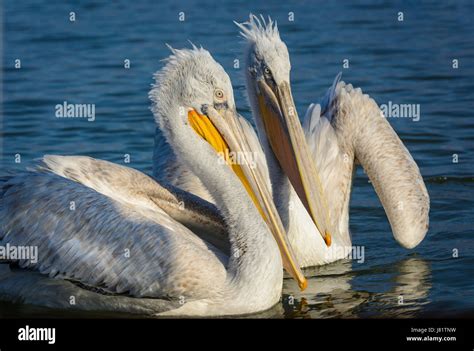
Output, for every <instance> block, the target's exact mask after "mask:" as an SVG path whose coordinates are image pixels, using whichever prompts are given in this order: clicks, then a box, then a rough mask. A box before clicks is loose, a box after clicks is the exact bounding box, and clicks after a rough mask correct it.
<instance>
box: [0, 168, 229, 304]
mask: <svg viewBox="0 0 474 351" xmlns="http://www.w3.org/2000/svg"><path fill="white" fill-rule="evenodd" d="M3 188H4V189H6V190H4V191H3V195H2V197H1V199H0V223H1V227H0V244H1V245H4V246H5V245H6V244H7V243H8V244H10V245H13V246H31V245H33V246H37V248H38V261H37V262H33V261H32V260H26V259H23V260H20V261H19V265H20V266H21V267H22V268H30V269H35V270H38V271H40V272H41V273H43V274H48V275H49V276H51V277H58V278H63V279H64V278H67V279H73V280H78V281H80V282H82V283H84V284H87V285H91V286H96V287H103V288H105V289H107V290H108V291H111V292H114V293H126V294H129V295H132V296H137V297H169V298H177V297H179V296H186V297H188V298H202V297H207V296H209V294H212V293H213V292H214V291H216V288H217V289H218V288H219V287H220V286H222V284H223V283H224V281H225V278H226V270H225V266H224V264H225V255H223V254H222V253H221V252H220V251H219V250H218V249H216V248H215V247H213V246H212V245H211V244H209V243H206V242H205V241H203V240H202V239H200V238H199V237H197V236H196V235H194V234H193V233H192V232H191V231H190V230H189V229H187V228H186V227H185V226H183V225H182V224H180V223H178V222H176V221H174V220H173V219H172V218H171V217H169V216H168V215H167V214H166V213H164V212H163V211H160V210H156V209H152V208H150V207H148V206H147V205H146V204H145V205H143V206H140V204H138V205H137V204H135V205H133V204H131V203H130V202H121V201H120V200H117V199H113V198H110V197H108V196H106V195H103V194H100V193H98V192H97V191H95V190H94V189H92V188H89V187H87V186H85V185H82V184H80V183H77V182H75V181H72V180H70V179H66V178H64V177H61V176H58V175H56V174H51V173H36V172H28V173H25V174H22V175H18V176H16V177H13V178H11V179H9V180H8V181H7V182H6V183H4V184H3V186H2V189H3Z"/></svg>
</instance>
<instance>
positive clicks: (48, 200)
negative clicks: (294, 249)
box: [0, 47, 306, 316]
mask: <svg viewBox="0 0 474 351" xmlns="http://www.w3.org/2000/svg"><path fill="white" fill-rule="evenodd" d="M155 78H156V84H155V85H154V86H153V88H152V90H151V91H150V94H149V96H150V98H151V100H152V110H153V113H154V115H155V119H156V122H157V124H158V125H159V128H161V130H162V131H163V132H164V135H165V137H166V139H167V141H168V143H169V144H170V145H171V147H172V148H173V151H174V153H175V154H176V155H177V156H178V158H179V159H180V161H181V162H183V163H184V164H186V165H187V166H188V167H189V168H190V169H191V170H192V171H193V172H194V174H196V175H197V176H198V177H199V179H200V180H201V181H202V183H203V184H204V185H205V186H206V187H207V188H208V189H210V192H211V193H212V195H213V197H214V199H215V202H216V204H217V206H218V208H219V210H220V211H221V213H222V216H223V218H224V222H225V229H226V231H227V235H228V237H229V240H230V249H231V250H230V254H225V253H224V252H222V251H221V250H219V249H217V248H216V247H215V246H214V245H212V244H211V243H209V242H206V241H205V240H203V239H202V238H201V237H200V236H198V235H196V234H195V233H193V232H192V231H191V230H189V229H188V228H187V227H185V226H184V225H183V224H181V223H180V222H179V221H177V220H175V219H174V218H173V217H172V216H170V215H169V214H168V213H167V212H166V209H169V208H170V207H173V206H174V205H175V202H176V201H175V200H176V199H175V198H173V196H174V195H173V194H171V193H170V192H169V191H167V190H166V189H164V188H163V187H161V186H160V185H159V184H158V183H157V182H155V181H154V180H153V179H151V178H149V177H148V176H146V175H144V174H142V173H140V172H138V171H136V170H133V169H130V168H126V167H123V166H119V165H114V164H112V163H109V162H106V161H100V160H94V159H91V158H88V157H61V156H46V157H44V158H43V162H42V164H41V165H40V166H39V167H38V168H36V169H34V170H30V172H28V173H25V174H23V175H18V176H14V177H12V178H10V179H9V180H7V181H6V182H5V183H3V184H2V187H1V191H0V195H1V196H0V223H1V227H0V245H3V246H6V245H7V244H8V245H9V246H16V247H18V246H30V245H31V246H37V247H38V251H39V258H38V260H37V262H33V260H28V259H20V260H19V261H18V263H19V265H20V267H21V268H28V269H30V270H36V271H39V272H41V273H42V274H45V275H48V276H49V277H51V278H52V277H55V278H61V279H62V281H63V282H64V281H65V280H73V281H76V282H78V283H80V284H81V285H82V286H85V287H89V288H94V289H95V290H100V291H102V292H107V293H109V294H110V293H112V294H126V295H128V296H134V297H139V298H140V297H147V298H154V299H160V303H159V304H156V305H155V307H156V306H159V308H160V309H161V310H167V311H165V312H164V314H165V315H187V316H193V315H194V316H209V315H237V314H238V315H240V314H247V313H253V312H258V311H263V310H266V309H268V308H270V307H271V306H273V305H275V304H276V303H277V302H278V301H279V299H280V295H281V289H282V279H283V273H282V264H283V266H284V267H285V268H286V269H287V270H288V271H289V272H290V274H291V275H292V276H294V277H295V279H296V280H297V281H298V283H299V285H300V287H301V288H304V287H305V284H306V280H305V278H304V277H303V275H302V273H301V271H300V270H299V267H298V266H297V264H296V263H295V262H294V260H293V257H292V254H291V251H290V249H289V247H288V245H287V244H286V239H285V235H284V229H283V227H282V224H281V222H279V217H278V214H277V212H276V209H275V208H274V205H273V203H272V201H271V194H270V192H269V191H268V190H267V189H266V183H265V181H264V179H263V177H262V175H260V174H259V172H258V170H255V169H252V167H251V166H250V164H249V163H248V162H243V163H242V164H240V165H235V164H230V163H229V162H225V161H229V160H228V159H225V161H224V162H223V156H222V155H219V154H218V153H220V152H225V151H235V152H243V153H245V152H246V148H247V146H246V145H247V142H246V141H245V139H244V138H243V134H242V132H241V130H240V129H239V128H240V127H239V124H238V121H237V120H236V110H235V104H234V98H233V92H232V86H231V83H230V80H229V77H228V76H227V74H226V73H225V71H224V70H223V68H222V67H221V66H220V65H219V64H218V63H217V62H215V61H214V59H213V58H212V57H211V55H210V54H209V52H207V51H206V50H204V49H202V48H201V49H198V48H196V47H194V48H193V49H189V50H188V49H184V50H174V49H172V55H171V56H170V57H169V59H168V60H167V63H166V65H165V66H164V68H163V69H162V70H161V71H159V72H158V73H157V74H156V75H155ZM229 166H230V167H229ZM236 175H237V176H236ZM239 178H240V179H239ZM242 184H244V185H245V187H244V186H242ZM180 194H181V195H180V196H183V193H180ZM167 199H171V200H170V202H171V204H169V205H166V202H167V201H168V200H167ZM201 202H202V201H201ZM188 204H191V205H190V206H191V208H186V206H185V210H184V212H183V213H181V214H177V212H179V211H175V212H173V211H171V212H172V213H174V215H176V216H178V217H179V216H185V215H186V213H187V214H191V215H193V216H194V219H196V220H203V221H205V219H203V218H206V217H207V213H205V211H207V210H208V209H209V206H207V205H206V204H202V203H201V204H200V200H199V199H197V198H195V197H193V198H192V199H191V201H189V202H188ZM162 205H165V206H164V208H165V210H163V209H162V208H163V206H162ZM193 206H195V207H193ZM200 208H204V210H203V211H204V213H203V214H201V213H199V211H201V210H200ZM216 222H218V221H216ZM204 224H205V223H204ZM267 225H268V226H267ZM269 227H270V229H269ZM272 234H273V237H272ZM280 252H281V254H280ZM29 281H31V280H29ZM33 281H35V280H34V279H33ZM52 281H57V279H56V280H52ZM5 284H6V285H4V286H7V287H8V289H12V290H15V289H16V290H15V291H12V290H7V291H5V289H3V291H2V288H1V286H2V284H0V293H1V294H2V295H5V294H6V295H8V294H9V295H10V296H12V295H15V294H18V296H16V297H17V298H19V299H23V300H26V301H35V297H34V294H37V292H36V291H34V292H32V289H34V288H35V285H32V286H31V285H30V286H29V289H27V288H25V285H24V284H20V285H15V284H14V283H12V282H11V281H8V280H7V281H6V283H5ZM68 284H72V283H69V282H68ZM50 286H53V287H56V286H57V284H55V283H52V284H51V285H50ZM70 291H71V289H69V288H64V285H62V288H58V289H57V291H56V292H58V293H57V294H56V295H54V298H48V300H47V301H48V305H49V306H52V307H65V306H67V305H68V303H69V301H70V296H69V295H68V292H70ZM32 294H33V295H32ZM43 294H44V292H43ZM81 296H82V295H81ZM113 297H114V298H115V297H116V296H113ZM37 298H38V299H40V296H37ZM162 299H166V300H168V301H166V300H162ZM79 300H81V299H80V298H79ZM138 300H141V299H138ZM111 301H112V302H111ZM177 301H179V303H177ZM124 303H126V304H131V305H133V304H134V302H133V299H127V300H126V302H123V300H120V302H117V299H116V298H115V299H113V300H110V299H107V298H106V297H103V298H98V302H97V303H96V304H94V303H91V301H83V302H81V301H77V305H75V307H76V308H81V307H83V308H88V309H102V308H121V309H123V306H121V304H124ZM180 303H182V305H180ZM147 306H149V305H147ZM176 307H178V308H176ZM158 312H160V311H158Z"/></svg>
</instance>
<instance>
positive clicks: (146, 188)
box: [34, 155, 230, 254]
mask: <svg viewBox="0 0 474 351" xmlns="http://www.w3.org/2000/svg"><path fill="white" fill-rule="evenodd" d="M34 170H36V171H40V172H52V173H55V174H57V175H59V176H62V177H64V178H67V179H71V180H74V181H76V182H79V183H81V184H83V185H85V186H88V187H90V188H92V189H94V190H96V191H97V192H99V193H101V194H104V195H106V196H108V197H111V198H113V199H115V200H118V201H120V202H123V203H127V204H130V205H132V206H140V207H146V208H149V209H151V210H154V211H158V212H162V213H163V211H164V212H165V213H166V214H168V215H169V216H171V217H172V218H173V219H174V220H176V221H178V222H180V223H181V224H183V225H185V226H186V227H188V228H189V229H190V230H191V231H192V232H193V233H195V234H196V235H198V236H199V237H201V238H202V239H204V240H206V241H209V242H210V243H211V244H213V245H214V246H216V247H218V248H219V249H220V250H221V251H223V252H224V253H226V254H228V253H229V252H230V242H229V239H228V235H227V227H226V225H225V222H224V219H223V218H222V215H221V213H220V212H219V210H218V209H217V207H216V206H215V205H214V204H211V203H209V202H207V201H205V200H203V199H202V198H200V197H198V196H196V195H193V194H191V193H189V192H186V191H184V190H181V189H179V188H176V187H174V186H172V185H170V184H166V185H161V184H159V183H158V182H157V181H156V180H155V179H153V178H151V177H149V176H147V175H146V174H144V173H142V172H139V171H137V170H135V169H133V168H130V167H125V166H120V165H117V164H114V163H111V162H108V161H103V160H98V159H94V158H90V157H86V156H56V155H46V156H44V157H43V159H41V160H40V163H39V165H38V166H37V167H36V168H35V169H34Z"/></svg>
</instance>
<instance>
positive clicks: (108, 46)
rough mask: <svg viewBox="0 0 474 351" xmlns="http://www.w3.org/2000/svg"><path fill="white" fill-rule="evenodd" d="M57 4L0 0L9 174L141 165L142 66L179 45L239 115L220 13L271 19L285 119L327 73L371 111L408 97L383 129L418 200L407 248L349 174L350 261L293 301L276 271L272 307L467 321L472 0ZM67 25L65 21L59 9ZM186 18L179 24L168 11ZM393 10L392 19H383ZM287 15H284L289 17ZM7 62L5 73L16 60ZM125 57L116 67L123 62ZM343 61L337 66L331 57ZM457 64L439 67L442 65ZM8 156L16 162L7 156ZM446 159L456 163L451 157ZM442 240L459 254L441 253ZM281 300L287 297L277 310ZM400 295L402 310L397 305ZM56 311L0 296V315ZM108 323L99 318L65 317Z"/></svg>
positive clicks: (472, 244) (308, 313)
mask: <svg viewBox="0 0 474 351" xmlns="http://www.w3.org/2000/svg"><path fill="white" fill-rule="evenodd" d="M80 3H81V4H72V3H66V2H63V1H34V2H30V1H22V2H19V1H5V2H3V67H2V76H3V113H2V119H3V121H1V123H2V124H1V132H2V140H1V142H2V144H1V145H2V146H1V147H2V148H3V150H1V149H0V150H1V151H2V152H1V159H0V170H1V171H2V172H3V171H4V170H7V169H8V170H16V169H18V170H19V169H24V168H25V167H26V166H28V165H29V164H31V162H32V161H33V159H35V158H37V157H40V156H42V155H43V154H46V153H50V154H63V155H76V154H80V155H89V156H92V157H97V158H101V159H106V160H109V161H113V162H117V163H123V161H124V154H130V156H131V163H130V164H129V166H131V167H135V168H137V169H140V170H142V171H145V172H148V173H151V169H152V162H151V160H152V148H153V133H154V128H155V127H154V123H153V119H152V115H151V113H150V111H149V102H148V99H147V93H148V90H149V85H150V83H151V82H152V78H151V77H152V73H153V72H155V71H156V70H158V69H159V68H160V67H161V63H160V60H161V59H163V58H164V57H166V56H167V55H168V54H169V51H168V49H167V48H166V47H165V43H169V44H171V45H172V46H174V47H177V48H180V47H183V46H188V43H187V40H188V39H189V40H191V41H192V42H194V43H196V44H201V45H203V46H204V47H205V48H207V49H208V50H209V51H210V52H211V53H212V54H213V56H214V57H215V58H216V60H217V61H219V62H220V63H221V64H222V65H223V66H224V68H225V69H226V70H227V72H228V73H229V75H230V77H231V79H232V81H233V84H234V89H235V97H236V102H237V106H238V108H239V110H240V112H241V113H242V114H243V115H245V116H246V117H248V118H250V112H249V106H248V104H247V102H246V100H245V98H244V93H245V91H244V85H243V73H242V69H234V67H233V64H234V60H235V59H240V60H241V61H242V62H243V60H242V43H241V40H240V39H239V38H238V36H237V32H238V31H237V28H236V27H235V25H234V24H233V23H232V21H233V20H237V21H244V20H246V19H247V18H248V14H249V12H253V13H256V14H259V13H262V14H266V15H271V16H272V17H273V18H274V19H276V20H277V21H278V25H279V28H280V33H281V36H282V39H283V40H284V41H285V42H286V43H287V45H288V48H289V51H290V56H291V60H292V67H293V70H292V88H293V95H294V98H295V102H296V104H297V108H298V110H299V113H300V115H303V114H304V111H305V110H306V106H307V105H308V104H309V103H310V102H314V101H318V99H319V98H320V97H321V96H322V94H323V93H324V92H325V90H326V89H327V88H328V87H329V86H330V84H331V82H332V80H333V78H334V77H335V75H336V74H337V73H338V72H339V71H343V80H345V81H346V82H350V83H352V84H353V85H355V86H360V87H362V89H363V90H364V91H365V92H366V93H368V94H370V95H371V96H372V97H374V98H375V99H376V101H377V102H378V103H379V104H384V103H388V102H389V101H392V102H393V103H400V104H420V109H421V118H420V120H419V121H418V122H415V121H413V120H412V119H409V118H392V119H390V122H391V124H392V126H393V127H394V128H395V130H396V131H397V132H398V134H399V135H400V137H401V139H402V140H403V142H404V143H405V145H406V146H407V147H408V149H409V150H410V152H411V153H412V155H413V157H414V158H415V160H416V161H417V163H418V165H419V166H420V169H421V173H422V174H423V177H424V179H425V182H426V185H427V187H428V191H429V193H430V197H431V215H430V220H431V222H430V230H429V233H428V235H427V237H426V239H425V240H424V241H423V242H422V243H421V244H420V245H419V246H418V247H417V248H415V249H414V250H411V251H408V250H405V249H402V248H401V247H399V246H398V244H397V243H396V242H395V241H394V239H393V237H392V234H391V230H390V227H389V224H388V221H387V219H386V217H385V214H384V211H383V208H382V207H381V205H380V202H379V200H378V199H377V197H376V194H375V192H374V190H373V188H372V187H371V185H370V184H369V183H368V180H367V177H366V176H365V175H364V174H363V172H362V171H361V170H359V171H358V173H357V177H356V180H355V184H354V190H353V196H352V201H351V218H350V227H351V232H352V234H353V242H354V245H362V246H364V247H365V262H364V263H357V262H355V261H349V260H347V261H342V262H338V263H335V264H331V265H328V266H325V267H320V268H315V269H311V270H308V271H307V272H306V273H307V275H308V276H313V278H311V280H310V288H309V289H308V291H305V292H304V293H303V294H301V293H299V292H298V291H297V288H296V286H295V284H294V283H293V282H292V281H290V280H285V287H284V291H283V294H284V299H283V304H281V305H279V306H276V307H275V309H274V310H273V311H272V312H271V313H270V315H272V316H285V317H357V316H358V317H411V316H418V317H423V316H427V317H435V316H471V317H472V316H474V281H473V277H474V268H473V267H474V252H473V249H474V240H473V238H472V236H473V227H474V220H473V218H474V210H473V186H474V172H473V170H474V166H473V165H474V156H473V152H472V151H473V149H472V146H473V143H472V142H473V140H474V118H473V112H472V111H473V109H474V102H473V98H474V96H473V91H474V80H473V78H474V68H473V64H474V43H473V32H474V25H473V21H472V18H474V16H473V15H474V11H473V7H474V5H473V3H472V2H471V1H459V2H451V1H445V2H439V3H435V2H430V3H418V2H415V1H406V2H405V1H404V2H388V1H362V2H359V4H351V3H349V2H337V3H336V2H332V1H321V2H310V1H298V2H295V3H285V2H280V1H275V2H268V1H265V2H264V3H263V2H262V3H259V2H258V1H242V0H238V1H229V2H219V3H214V2H211V1H197V2H183V1H160V2H157V1H132V2H130V1H125V0H120V1H114V2H110V3H106V2H103V3H102V4H94V3H93V2H89V1H83V2H80ZM71 11H74V12H75V13H76V21H75V22H70V21H69V13H70V12H71ZM181 11H183V12H184V13H185V15H186V20H185V21H184V22H179V21H178V13H179V12H181ZM400 11H402V12H403V13H404V21H403V22H399V21H398V20H397V16H398V13H399V12H400ZM288 12H294V16H295V17H294V22H290V21H288ZM17 58H19V59H21V65H22V68H21V69H15V68H14V64H15V62H14V61H15V59H17ZM125 59H130V60H131V68H130V69H124V68H123V61H124V60H125ZM344 59H349V63H350V68H348V69H343V68H342V61H343V60H344ZM453 59H458V60H459V68H458V69H453V68H452V60H453ZM65 100H66V101H68V102H69V103H93V104H96V119H95V121H94V122H88V121H87V120H85V119H58V118H55V114H54V113H55V105H56V104H61V103H63V101H65ZM15 154H20V155H21V163H15ZM453 154H457V155H458V158H459V159H458V163H453ZM454 249H457V250H458V252H459V257H457V258H454V257H453V250H454ZM291 295H293V296H294V297H295V299H294V304H292V303H291V302H293V301H292V298H291V297H290V296H291ZM400 296H402V297H403V304H400V303H399V302H400ZM18 315H34V316H44V315H53V316H65V315H69V314H66V313H64V312H61V311H50V310H47V309H43V308H36V307H30V306H20V305H10V304H6V303H3V304H0V317H1V316H18ZM71 315H85V316H109V314H101V313H95V314H87V313H86V314H77V313H76V314H71Z"/></svg>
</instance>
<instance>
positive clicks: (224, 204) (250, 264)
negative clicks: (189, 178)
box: [160, 109, 283, 301]
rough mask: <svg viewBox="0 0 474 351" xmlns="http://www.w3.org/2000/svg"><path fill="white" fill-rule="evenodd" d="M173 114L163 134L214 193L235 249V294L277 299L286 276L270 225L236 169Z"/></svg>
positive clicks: (232, 269)
mask: <svg viewBox="0 0 474 351" xmlns="http://www.w3.org/2000/svg"><path fill="white" fill-rule="evenodd" d="M169 112H170V111H168V113H167V114H166V115H167V116H169V117H167V118H161V119H160V121H161V125H160V128H161V129H162V131H163V134H164V135H165V137H166V139H167V141H168V143H169V145H170V146H171V148H172V149H173V151H174V152H175V154H176V156H177V157H178V158H179V159H180V160H182V161H183V162H184V163H185V164H186V165H187V166H188V167H189V168H190V170H191V171H192V172H193V173H194V174H195V175H196V176H198V177H199V179H200V180H201V181H202V183H203V184H204V186H205V187H206V188H207V189H209V191H210V192H212V195H213V197H214V199H215V202H216V206H217V207H218V208H219V210H220V211H221V213H222V215H223V217H224V218H225V222H226V225H227V227H228V233H229V239H230V244H231V255H230V257H229V264H228V273H229V275H228V277H229V283H230V288H231V289H232V288H234V289H233V290H234V292H236V293H239V294H246V296H245V298H244V299H243V301H245V299H249V300H250V301H252V300H254V299H255V298H257V297H258V296H260V297H263V296H265V297H266V298H268V296H269V295H268V294H271V295H272V296H273V294H275V291H274V290H275V284H279V285H280V287H281V279H282V271H283V270H282V262H281V256H280V252H279V250H278V246H277V244H276V242H275V240H274V239H273V237H272V235H271V233H270V231H269V229H268V227H267V225H266V224H265V222H264V220H263V218H262V217H261V215H260V213H259V212H258V210H257V208H256V207H255V205H254V204H253V202H252V201H251V199H250V197H249V196H248V194H247V192H246V190H245V189H244V187H243V185H242V183H241V182H240V180H239V179H238V177H237V176H236V175H235V174H234V173H233V171H232V170H231V168H230V167H229V166H227V165H226V164H224V163H222V161H221V160H220V156H219V155H218V154H217V153H216V152H215V151H214V149H212V147H211V146H210V145H209V144H208V143H207V142H206V141H205V140H203V139H201V138H200V137H199V136H198V135H197V134H196V133H195V132H194V131H193V130H192V129H191V127H188V126H186V125H183V123H182V122H180V117H179V116H178V110H177V109H174V110H172V111H171V113H169ZM181 120H182V118H181ZM236 285H238V286H239V287H237V286H236ZM242 288H244V289H242ZM265 289H269V290H271V291H265ZM277 290H278V289H277ZM280 290H281V289H280ZM280 290H278V291H277V293H278V294H279V293H280Z"/></svg>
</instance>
